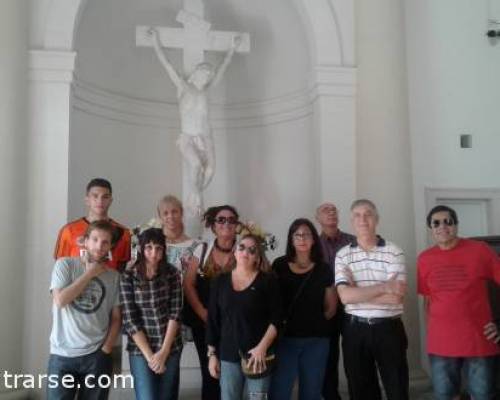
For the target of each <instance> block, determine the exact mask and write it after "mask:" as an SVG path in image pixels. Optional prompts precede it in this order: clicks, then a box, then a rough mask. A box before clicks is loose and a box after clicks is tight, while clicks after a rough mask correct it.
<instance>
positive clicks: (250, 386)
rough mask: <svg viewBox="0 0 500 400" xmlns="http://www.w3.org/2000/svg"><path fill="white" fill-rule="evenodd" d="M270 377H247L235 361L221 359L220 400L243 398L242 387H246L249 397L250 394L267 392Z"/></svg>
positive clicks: (239, 399)
mask: <svg viewBox="0 0 500 400" xmlns="http://www.w3.org/2000/svg"><path fill="white" fill-rule="evenodd" d="M270 380H271V379H270V377H269V376H266V377H264V378H260V379H247V378H245V375H243V372H242V371H241V365H240V363H237V362H229V361H221V366H220V391H221V398H222V400H241V399H243V389H244V387H245V383H246V389H247V393H248V396H249V397H250V399H251V398H252V395H257V394H267V390H268V388H269V382H270Z"/></svg>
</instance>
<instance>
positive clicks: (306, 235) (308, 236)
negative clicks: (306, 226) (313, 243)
mask: <svg viewBox="0 0 500 400" xmlns="http://www.w3.org/2000/svg"><path fill="white" fill-rule="evenodd" d="M292 237H293V239H294V240H301V239H302V240H309V239H311V238H312V235H311V234H310V233H307V232H304V233H294V234H293V236H292Z"/></svg>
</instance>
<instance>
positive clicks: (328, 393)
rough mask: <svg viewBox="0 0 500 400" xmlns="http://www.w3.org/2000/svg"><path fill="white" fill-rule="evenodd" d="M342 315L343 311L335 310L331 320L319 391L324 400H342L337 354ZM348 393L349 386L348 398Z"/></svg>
mask: <svg viewBox="0 0 500 400" xmlns="http://www.w3.org/2000/svg"><path fill="white" fill-rule="evenodd" d="M344 317H345V313H344V311H343V310H337V314H336V315H335V317H333V318H332V320H331V336H330V352H329V353H328V360H327V364H326V369H325V380H324V382H323V390H322V393H321V394H322V395H323V399H324V400H342V397H340V394H339V356H340V335H341V331H342V323H343V320H344ZM346 375H347V373H346ZM350 393H351V390H350V388H349V398H351V396H350Z"/></svg>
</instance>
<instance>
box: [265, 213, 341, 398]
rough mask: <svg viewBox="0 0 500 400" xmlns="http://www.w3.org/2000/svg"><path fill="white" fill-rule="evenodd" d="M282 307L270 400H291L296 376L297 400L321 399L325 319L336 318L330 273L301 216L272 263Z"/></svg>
mask: <svg viewBox="0 0 500 400" xmlns="http://www.w3.org/2000/svg"><path fill="white" fill-rule="evenodd" d="M273 270H274V271H275V272H276V274H277V276H278V281H279V286H280V289H281V296H282V298H283V304H284V311H283V312H284V319H285V323H284V326H283V328H282V329H283V333H282V335H283V336H282V337H281V339H280V342H279V344H278V350H277V366H276V370H275V372H274V373H273V378H272V382H271V388H270V398H271V400H289V399H290V398H291V396H292V389H293V385H294V381H295V379H296V378H298V382H299V400H320V399H321V388H322V385H323V378H324V373H325V368H326V362H327V357H328V350H329V337H330V332H329V324H328V319H330V318H332V317H333V316H334V315H335V312H336V309H337V296H336V294H335V290H334V288H333V282H334V279H333V273H332V271H331V269H330V268H329V266H328V264H325V263H324V262H323V257H322V252H321V243H320V239H319V236H318V232H317V231H316V228H315V227H314V225H313V224H312V222H311V221H309V220H308V219H305V218H299V219H296V220H295V221H293V223H292V224H291V226H290V229H289V231H288V238H287V248H286V254H285V256H283V257H280V258H278V259H276V260H275V261H274V263H273Z"/></svg>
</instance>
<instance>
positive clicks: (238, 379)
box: [207, 235, 281, 400]
mask: <svg viewBox="0 0 500 400" xmlns="http://www.w3.org/2000/svg"><path fill="white" fill-rule="evenodd" d="M234 254H235V257H236V267H235V269H233V270H232V271H231V272H226V273H224V274H222V275H220V276H219V277H218V278H217V279H216V280H215V281H214V285H213V287H212V290H211V293H210V307H209V313H208V326H207V344H208V357H209V360H208V368H209V371H210V375H211V376H212V377H214V378H216V379H220V386H221V394H222V400H241V399H242V398H243V389H244V387H245V384H246V387H247V392H248V395H249V397H250V398H251V399H253V398H263V399H264V398H267V391H268V387H269V382H270V372H271V371H270V370H271V367H270V364H266V359H267V363H269V362H270V361H271V360H272V359H273V357H274V351H273V349H272V345H273V342H274V340H275V339H276V336H277V327H278V325H279V323H280V321H281V307H280V297H279V287H278V283H277V280H276V278H275V277H274V275H273V274H269V273H267V272H265V271H267V270H268V268H267V266H268V264H267V260H266V258H265V256H264V253H263V250H262V247H261V244H260V240H259V238H257V237H256V236H254V235H245V236H243V238H242V239H241V240H240V242H239V243H238V245H237V247H236V250H235V252H234ZM242 362H243V363H245V370H246V372H247V375H245V374H244V371H243V367H242ZM248 371H250V374H252V375H253V376H252V377H251V378H250V377H248ZM257 396H261V397H257Z"/></svg>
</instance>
